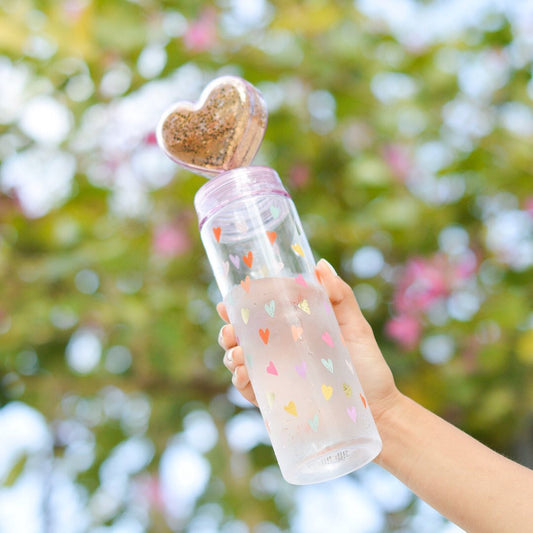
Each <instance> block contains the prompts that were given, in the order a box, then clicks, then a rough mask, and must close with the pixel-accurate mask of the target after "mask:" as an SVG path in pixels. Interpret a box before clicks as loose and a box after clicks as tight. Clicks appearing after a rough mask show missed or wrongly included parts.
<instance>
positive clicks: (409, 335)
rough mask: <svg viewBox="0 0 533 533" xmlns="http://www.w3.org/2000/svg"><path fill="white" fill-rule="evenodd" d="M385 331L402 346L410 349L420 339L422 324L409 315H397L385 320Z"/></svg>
mask: <svg viewBox="0 0 533 533" xmlns="http://www.w3.org/2000/svg"><path fill="white" fill-rule="evenodd" d="M385 333H386V334H387V335H388V336H389V337H390V338H391V339H394V340H395V341H396V342H397V343H398V344H399V345H400V346H402V348H405V349H406V350H412V349H413V348H415V347H416V345H417V344H418V341H419V340H420V335H421V334H422V325H421V324H420V322H419V321H418V320H417V319H416V318H415V317H413V316H411V315H399V316H397V317H394V318H392V319H391V320H389V321H388V322H387V324H386V325H385Z"/></svg>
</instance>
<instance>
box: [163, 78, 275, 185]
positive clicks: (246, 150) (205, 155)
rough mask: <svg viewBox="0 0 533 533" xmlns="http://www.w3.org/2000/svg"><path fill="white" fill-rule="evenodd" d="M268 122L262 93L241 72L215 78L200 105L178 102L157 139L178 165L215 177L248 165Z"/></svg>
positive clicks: (167, 115)
mask: <svg viewBox="0 0 533 533" xmlns="http://www.w3.org/2000/svg"><path fill="white" fill-rule="evenodd" d="M266 125H267V110H266V105H265V101H264V100H263V97H262V96H261V93H260V92H259V91H258V90H257V89H256V88H255V87H254V86H253V85H251V84H250V83H248V82H247V81H245V80H243V79H242V78H239V77H237V76H222V77H220V78H216V79H215V80H213V81H212V82H211V83H210V84H209V85H207V87H206V88H205V89H204V91H203V92H202V95H201V96H200V99H199V101H198V102H197V103H192V102H178V103H176V104H174V105H173V106H172V107H171V108H170V109H168V110H167V111H166V112H165V113H164V114H163V116H162V117H161V120H160V122H159V125H158V127H157V142H158V144H159V146H160V147H161V148H162V149H163V151H164V152H165V153H166V154H167V155H168V156H169V157H170V158H171V159H172V160H173V161H175V162H176V163H178V164H179V165H181V166H182V167H185V168H186V169H188V170H190V171H191V172H194V173H196V174H201V175H202V176H205V177H208V178H211V177H213V176H216V175H218V174H220V173H222V172H225V171H227V170H231V169H233V168H238V167H244V166H248V165H249V164H250V163H251V162H252V160H253V158H254V157H255V155H256V153H257V151H258V150H259V146H260V145H261V141H262V140H263V136H264V134H265V129H266Z"/></svg>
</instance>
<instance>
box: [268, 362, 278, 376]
mask: <svg viewBox="0 0 533 533" xmlns="http://www.w3.org/2000/svg"><path fill="white" fill-rule="evenodd" d="M267 372H268V373H269V374H272V375H273V376H277V375H278V370H277V368H276V367H275V365H274V363H273V362H272V361H270V363H268V366H267Z"/></svg>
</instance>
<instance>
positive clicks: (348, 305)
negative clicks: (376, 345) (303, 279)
mask: <svg viewBox="0 0 533 533" xmlns="http://www.w3.org/2000/svg"><path fill="white" fill-rule="evenodd" d="M316 274H317V277H318V279H319V280H320V282H321V283H322V285H323V286H324V288H325V289H326V292H327V293H328V296H329V300H330V302H331V305H332V306H333V310H334V311H335V316H336V317H337V322H338V323H339V326H340V327H341V329H342V333H343V335H344V338H345V340H346V341H348V342H350V341H352V342H361V341H362V340H363V339H365V338H368V339H373V338H374V334H373V333H372V328H371V327H370V325H369V324H368V322H367V321H366V319H365V317H364V316H363V314H362V313H361V309H359V305H358V304H357V300H356V299H355V296H354V293H353V291H352V289H351V287H350V286H349V285H348V284H347V283H346V282H345V281H343V280H342V279H341V278H339V276H337V273H336V272H335V270H334V269H333V267H332V266H331V265H330V264H329V263H328V262H327V261H326V260H325V259H321V260H320V261H319V262H318V264H317V267H316Z"/></svg>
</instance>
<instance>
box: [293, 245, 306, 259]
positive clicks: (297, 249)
mask: <svg viewBox="0 0 533 533" xmlns="http://www.w3.org/2000/svg"><path fill="white" fill-rule="evenodd" d="M291 248H292V249H293V250H294V251H295V252H296V253H297V254H298V255H299V256H301V257H303V256H304V251H303V250H302V247H301V246H300V245H299V244H298V243H296V244H292V245H291Z"/></svg>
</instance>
